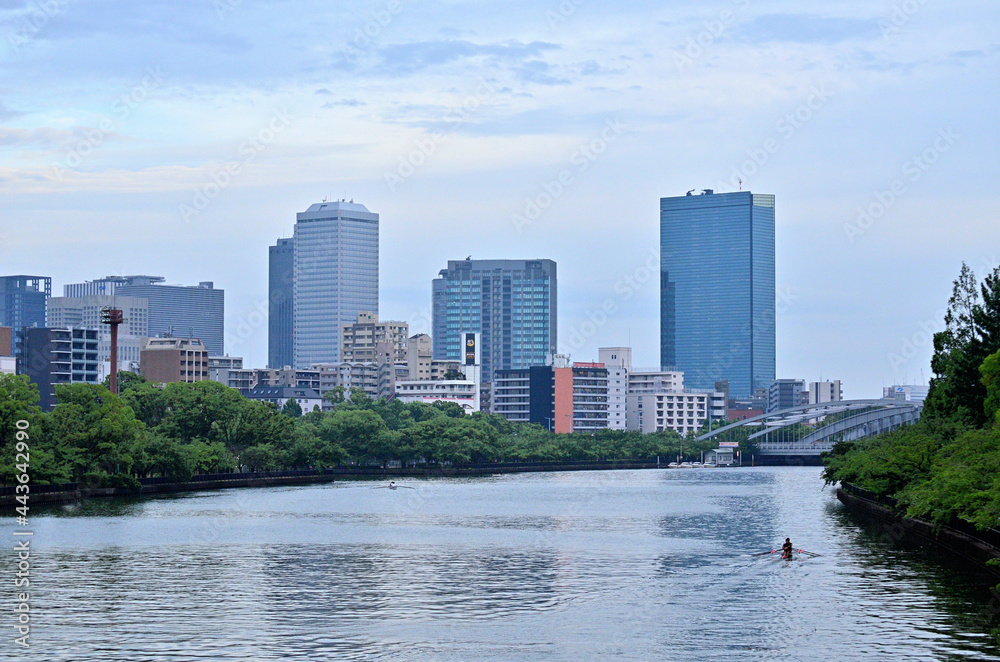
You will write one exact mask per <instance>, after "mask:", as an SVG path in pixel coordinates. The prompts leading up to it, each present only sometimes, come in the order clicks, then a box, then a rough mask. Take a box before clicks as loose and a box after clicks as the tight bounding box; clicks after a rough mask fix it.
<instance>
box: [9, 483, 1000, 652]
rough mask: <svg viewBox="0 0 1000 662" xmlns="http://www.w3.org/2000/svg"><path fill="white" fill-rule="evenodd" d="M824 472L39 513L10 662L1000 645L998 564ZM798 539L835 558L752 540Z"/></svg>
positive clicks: (245, 492)
mask: <svg viewBox="0 0 1000 662" xmlns="http://www.w3.org/2000/svg"><path fill="white" fill-rule="evenodd" d="M819 474H820V469H818V468H804V467H773V468H772V467H758V468H733V469H671V470H662V471H656V470H645V471H606V472H575V473H538V474H515V475H505V476H494V477H488V478H469V479H436V480H417V479H409V480H402V481H400V483H399V484H400V485H401V486H403V487H400V488H399V489H395V490H389V489H385V488H384V487H383V486H384V485H385V483H374V482H365V481H344V482H338V483H334V484H329V485H317V486H304V487H289V488H262V489H241V490H224V491H213V492H198V493H190V494H184V495H179V496H174V497H163V498H152V499H141V500H140V499H134V500H133V499H127V500H126V499H114V500H93V501H89V502H86V503H84V504H82V505H75V506H59V507H50V508H47V509H42V508H40V507H39V508H35V509H34V511H33V512H32V518H31V521H30V523H29V528H30V529H31V530H33V531H34V535H33V537H32V540H31V545H32V557H31V565H32V567H31V573H32V578H31V598H30V605H31V609H32V612H31V614H32V621H31V636H30V642H31V648H30V649H29V650H28V651H23V650H19V649H18V648H17V647H16V646H15V645H14V644H12V643H11V640H12V639H13V638H14V636H16V635H15V634H14V630H13V628H12V627H8V626H9V625H10V624H11V623H13V616H11V612H10V610H9V609H7V610H5V615H4V616H3V617H2V618H3V619H4V620H5V622H3V623H2V625H3V628H2V631H3V632H4V633H5V634H4V637H5V641H3V642H2V644H0V659H4V660H6V659H19V660H32V661H34V660H73V661H75V662H85V661H97V660H100V661H102V662H104V661H106V660H112V661H132V660H136V661H138V660H164V661H166V660H170V661H176V660H255V661H256V660H374V659H378V660H455V661H459V660H461V661H467V660H504V661H507V660H590V659H595V660H804V661H816V660H837V661H838V662H839V661H843V660H1000V652H998V650H997V647H996V644H995V640H994V639H993V638H992V637H991V636H990V635H989V630H990V628H991V627H993V625H991V623H990V612H991V610H990V607H989V600H990V594H989V592H988V589H987V588H985V587H984V585H983V584H982V583H981V582H979V581H978V579H979V578H977V577H976V576H974V575H971V574H969V573H967V572H965V571H963V569H962V568H961V567H957V566H956V565H955V564H953V563H949V562H948V561H947V559H940V558H937V557H935V556H933V555H929V554H927V553H925V552H923V551H921V550H920V549H917V548H915V547H914V546H912V545H908V544H903V543H900V542H898V541H896V540H894V539H893V536H892V535H890V533H891V532H887V531H884V530H882V529H879V528H878V527H872V526H863V525H861V524H860V523H859V522H857V521H856V520H855V519H853V518H852V516H850V515H849V514H848V513H847V512H846V511H845V510H844V508H843V506H842V505H841V504H840V503H839V502H837V500H836V498H835V496H834V495H833V492H832V490H831V489H830V488H825V489H824V488H823V485H822V480H821V479H820V475H819ZM4 520H5V521H4V522H3V525H2V526H0V535H3V537H4V539H5V540H7V541H12V540H14V537H13V535H12V532H13V530H14V526H13V521H11V520H12V518H11V517H6V518H4ZM786 536H791V537H792V542H793V543H794V545H795V546H796V547H799V548H803V549H806V550H809V551H811V552H814V553H817V554H821V556H818V557H812V556H807V555H802V554H800V555H798V556H797V557H796V558H795V559H794V560H792V561H782V560H781V559H779V558H777V557H778V556H779V555H778V554H768V555H763V556H752V555H751V554H753V553H755V552H761V551H767V550H770V549H774V548H775V547H776V546H779V545H780V544H781V542H782V541H783V540H784V538H785V537H786ZM3 547H4V552H2V553H0V573H3V574H5V575H6V576H7V577H11V576H12V575H13V572H14V568H15V566H16V559H14V557H13V554H12V552H11V549H10V548H11V547H12V544H4V546H3ZM12 584H13V581H12V580H11V579H4V580H3V586H4V588H3V590H2V591H0V598H2V599H3V601H4V604H7V605H11V604H12V602H13V600H14V595H15V589H14V588H13V587H12ZM993 604H997V603H996V602H994V603H993Z"/></svg>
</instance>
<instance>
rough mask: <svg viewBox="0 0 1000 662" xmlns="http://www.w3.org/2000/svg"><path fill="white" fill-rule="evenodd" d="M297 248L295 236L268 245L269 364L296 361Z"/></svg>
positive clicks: (277, 364)
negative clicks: (294, 338)
mask: <svg viewBox="0 0 1000 662" xmlns="http://www.w3.org/2000/svg"><path fill="white" fill-rule="evenodd" d="M294 248H295V241H294V240H292V239H279V240H278V243H277V244H275V245H274V246H270V247H269V248H268V256H267V257H268V260H267V283H268V296H267V367H269V368H277V369H279V370H280V369H281V368H283V367H284V366H286V365H287V366H290V365H292V362H293V361H294V354H293V351H294V347H295V345H294V344H293V342H292V341H293V335H292V329H294V328H295V326H294V325H295V320H294V317H293V307H292V300H293V297H294V292H293V291H292V290H293V288H292V286H293V284H294V282H295V251H294Z"/></svg>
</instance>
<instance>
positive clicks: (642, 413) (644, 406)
mask: <svg viewBox="0 0 1000 662" xmlns="http://www.w3.org/2000/svg"><path fill="white" fill-rule="evenodd" d="M713 409H714V410H715V411H716V412H718V411H721V412H722V415H721V416H716V417H715V418H723V417H724V416H725V413H724V412H725V397H724V396H723V395H722V393H716V392H696V391H656V392H651V393H634V394H631V395H629V396H628V419H629V423H628V429H629V430H639V431H640V432H642V433H643V434H648V433H650V432H665V431H667V430H672V431H674V432H676V433H677V434H679V435H681V436H685V435H688V434H690V433H693V432H697V431H699V430H701V429H702V428H703V427H704V426H705V424H706V423H708V422H709V421H711V420H713V416H712V411H713Z"/></svg>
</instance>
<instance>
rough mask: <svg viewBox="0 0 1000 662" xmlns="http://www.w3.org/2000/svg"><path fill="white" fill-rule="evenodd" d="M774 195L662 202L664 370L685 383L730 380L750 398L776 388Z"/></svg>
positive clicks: (699, 385)
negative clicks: (679, 374) (676, 372)
mask: <svg viewBox="0 0 1000 662" xmlns="http://www.w3.org/2000/svg"><path fill="white" fill-rule="evenodd" d="M774 299H775V286H774V196H773V195H754V194H753V193H750V192H749V191H741V192H738V193H713V192H712V191H711V190H706V191H704V193H703V194H702V195H691V194H690V193H689V194H688V195H685V196H679V197H674V198H661V199H660V363H661V366H662V367H663V368H664V369H674V370H683V371H684V383H685V384H686V385H687V386H689V387H691V388H695V389H712V388H714V386H715V382H716V381H719V380H723V379H728V380H729V392H730V397H732V398H738V399H747V398H749V397H750V395H751V394H752V392H753V389H754V388H767V387H768V386H769V385H770V384H771V382H772V381H774V373H775V367H774V352H775V344H774Z"/></svg>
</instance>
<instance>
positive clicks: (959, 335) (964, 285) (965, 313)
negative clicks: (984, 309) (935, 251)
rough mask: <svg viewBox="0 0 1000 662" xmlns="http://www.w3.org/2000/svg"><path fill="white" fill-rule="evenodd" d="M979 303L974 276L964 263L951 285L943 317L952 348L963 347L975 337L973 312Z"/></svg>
mask: <svg viewBox="0 0 1000 662" xmlns="http://www.w3.org/2000/svg"><path fill="white" fill-rule="evenodd" d="M978 303H979V293H978V291H977V290H976V274H975V273H973V271H972V269H970V268H969V265H967V264H966V263H965V262H962V270H961V271H960V272H959V274H958V278H957V279H956V280H955V282H954V283H953V284H952V290H951V298H950V299H948V310H947V312H946V313H945V316H944V323H945V330H946V331H947V333H948V334H949V339H950V341H951V342H952V343H953V346H959V347H960V346H963V345H965V344H967V343H968V342H970V341H971V340H972V339H973V338H974V337H975V336H976V327H975V321H974V320H973V312H972V311H973V310H974V308H975V307H976V305H977V304H978Z"/></svg>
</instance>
